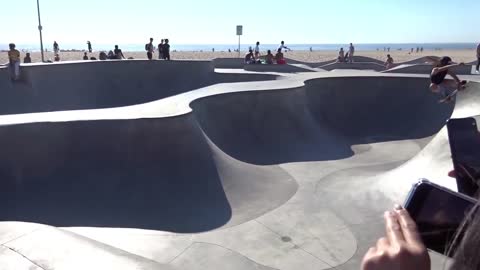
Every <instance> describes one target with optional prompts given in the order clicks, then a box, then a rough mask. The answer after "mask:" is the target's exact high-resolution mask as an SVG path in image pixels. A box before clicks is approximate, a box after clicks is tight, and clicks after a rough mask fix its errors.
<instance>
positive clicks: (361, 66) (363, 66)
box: [318, 62, 385, 71]
mask: <svg viewBox="0 0 480 270" xmlns="http://www.w3.org/2000/svg"><path fill="white" fill-rule="evenodd" d="M318 68H321V69H324V70H328V71H332V70H336V69H355V70H373V71H382V70H384V69H385V67H384V66H383V65H382V64H378V63H376V62H353V63H340V62H335V63H331V64H327V65H323V66H319V67H318Z"/></svg>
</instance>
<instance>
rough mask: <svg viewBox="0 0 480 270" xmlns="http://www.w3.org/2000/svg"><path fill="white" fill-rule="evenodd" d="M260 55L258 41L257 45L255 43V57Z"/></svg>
mask: <svg viewBox="0 0 480 270" xmlns="http://www.w3.org/2000/svg"><path fill="white" fill-rule="evenodd" d="M259 57H260V42H259V41H257V45H255V59H258V58H259Z"/></svg>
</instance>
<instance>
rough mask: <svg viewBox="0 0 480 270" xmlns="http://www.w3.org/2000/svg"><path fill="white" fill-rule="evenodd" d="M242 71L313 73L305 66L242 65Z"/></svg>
mask: <svg viewBox="0 0 480 270" xmlns="http://www.w3.org/2000/svg"><path fill="white" fill-rule="evenodd" d="M243 69H244V70H247V71H255V72H279V73H284V72H285V73H295V72H314V71H316V70H313V69H312V68H310V67H308V66H305V67H302V66H299V65H298V64H297V65H289V64H286V65H277V64H273V65H263V64H252V65H244V66H243Z"/></svg>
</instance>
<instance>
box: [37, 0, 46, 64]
mask: <svg viewBox="0 0 480 270" xmlns="http://www.w3.org/2000/svg"><path fill="white" fill-rule="evenodd" d="M37 12H38V31H39V32H40V52H41V53H42V62H45V56H44V55H43V38H42V23H41V21H40V2H39V0H37Z"/></svg>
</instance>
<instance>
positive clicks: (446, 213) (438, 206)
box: [405, 179, 477, 256]
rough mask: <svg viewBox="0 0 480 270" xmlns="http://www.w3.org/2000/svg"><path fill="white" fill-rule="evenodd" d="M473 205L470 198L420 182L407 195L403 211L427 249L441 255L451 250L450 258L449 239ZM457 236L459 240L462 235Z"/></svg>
mask: <svg viewBox="0 0 480 270" xmlns="http://www.w3.org/2000/svg"><path fill="white" fill-rule="evenodd" d="M476 202H477V201H476V200H475V199H473V198H471V197H468V196H466V195H463V194H460V193H458V192H453V191H451V190H449V189H446V188H444V187H442V186H439V185H436V184H434V183H431V182H430V181H428V180H426V179H422V180H420V181H419V182H418V183H417V184H415V185H414V186H413V187H412V189H411V191H410V193H409V194H408V196H407V200H406V201H405V209H406V210H407V211H408V212H409V213H410V215H411V217H412V219H413V220H414V221H415V223H416V224H417V227H418V231H419V234H420V236H421V238H422V241H423V243H424V244H425V246H426V247H427V248H428V249H430V250H433V251H436V252H438V253H441V254H445V255H447V254H446V253H447V251H451V252H450V254H448V255H449V256H453V254H454V251H455V247H454V246H451V244H452V240H453V239H454V237H455V236H456V234H457V232H458V230H459V228H460V227H461V225H462V223H463V220H464V219H465V217H466V215H467V214H468V213H469V212H470V210H471V209H472V208H473V207H474V206H475V204H476ZM458 236H459V239H458V241H461V238H462V234H459V235H458Z"/></svg>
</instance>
